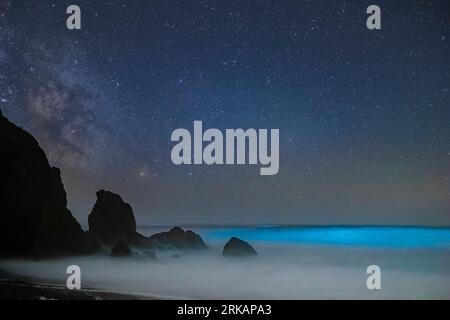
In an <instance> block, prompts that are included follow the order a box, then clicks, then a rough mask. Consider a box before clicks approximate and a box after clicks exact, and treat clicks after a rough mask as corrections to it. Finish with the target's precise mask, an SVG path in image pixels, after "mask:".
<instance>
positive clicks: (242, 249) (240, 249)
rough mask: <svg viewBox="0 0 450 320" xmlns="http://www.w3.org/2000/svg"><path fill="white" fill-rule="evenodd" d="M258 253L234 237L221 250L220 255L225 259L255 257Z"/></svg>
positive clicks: (246, 243)
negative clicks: (225, 257)
mask: <svg viewBox="0 0 450 320" xmlns="http://www.w3.org/2000/svg"><path fill="white" fill-rule="evenodd" d="M257 254H258V253H257V252H256V250H255V249H254V248H253V247H252V246H251V245H250V244H249V243H248V242H245V241H243V240H241V239H238V238H236V237H233V238H231V239H230V240H229V241H228V242H227V244H226V245H225V246H224V248H223V252H222V255H223V256H227V257H245V256H255V255H257Z"/></svg>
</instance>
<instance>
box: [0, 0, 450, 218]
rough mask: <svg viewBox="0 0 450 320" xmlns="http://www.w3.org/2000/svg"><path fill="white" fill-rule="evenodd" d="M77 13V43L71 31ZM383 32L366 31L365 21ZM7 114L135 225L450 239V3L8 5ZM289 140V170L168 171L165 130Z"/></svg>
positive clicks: (73, 201)
mask: <svg viewBox="0 0 450 320" xmlns="http://www.w3.org/2000/svg"><path fill="white" fill-rule="evenodd" d="M70 4H77V5H79V6H80V7H81V11H82V30H80V31H69V30H67V28H66V23H65V21H66V18H67V15H66V14H65V11H66V8H67V6H68V5H70ZM370 4H377V5H379V6H380V7H381V10H382V29H381V30H377V31H371V30H368V29H367V28H366V18H367V14H366V13H365V11H366V8H367V6H369V5H370ZM0 12H1V16H0V31H1V33H0V98H1V102H0V107H1V108H2V110H3V112H4V113H5V115H6V116H7V117H9V118H10V119H11V120H12V121H14V122H15V123H17V124H19V125H21V126H23V127H24V128H25V129H26V130H28V131H30V132H31V133H32V134H33V135H34V136H35V137H36V138H37V139H38V140H39V142H40V144H41V146H42V147H43V148H44V149H45V151H46V152H47V155H48V157H49V159H50V161H51V163H52V165H55V166H58V167H60V168H61V169H62V175H63V179H64V183H65V187H66V190H67V192H68V197H69V206H70V208H71V209H72V211H73V213H74V214H75V216H77V217H78V218H80V220H81V221H82V222H85V221H86V217H87V215H88V213H89V212H90V209H91V207H92V206H93V203H94V201H95V191H96V190H98V189H99V188H104V189H109V190H111V191H113V192H117V193H120V194H121V195H122V197H123V198H124V199H125V200H127V201H128V202H130V204H131V205H132V206H133V208H134V209H135V214H136V215H137V218H138V221H139V222H141V223H295V224H302V223H306V224H328V223H332V224H427V225H448V224H450V180H449V179H450V125H449V124H450V96H449V91H448V90H449V87H450V41H449V37H450V32H449V27H450V21H449V19H450V4H449V3H448V1H375V2H374V1H317V0H316V1H279V0H278V1H114V0H113V1H8V0H0ZM194 120H202V121H203V125H204V127H205V128H207V127H216V128H219V129H225V128H244V129H245V128H279V129H280V172H279V174H278V175H276V176H269V177H262V176H260V175H259V168H257V167H255V166H240V167H238V166H216V167H207V166H181V167H178V166H175V165H173V164H172V163H171V161H170V151H171V147H172V146H173V144H172V143H171V142H170V134H171V132H172V131H173V130H174V129H176V128H180V127H185V128H188V129H190V130H192V125H193V121H194Z"/></svg>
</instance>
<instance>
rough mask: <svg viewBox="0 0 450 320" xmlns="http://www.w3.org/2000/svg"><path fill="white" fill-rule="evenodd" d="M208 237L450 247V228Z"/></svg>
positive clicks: (241, 231) (223, 231)
mask: <svg viewBox="0 0 450 320" xmlns="http://www.w3.org/2000/svg"><path fill="white" fill-rule="evenodd" d="M204 234H205V236H206V237H208V238H211V239H212V240H214V239H225V238H229V237H231V236H237V237H239V238H242V239H245V240H248V241H263V242H282V243H296V244H299V243H300V244H301V243H304V244H308V245H311V244H322V245H323V244H325V245H352V246H367V247H383V248H388V247H393V248H450V228H419V227H417V228H416V227H253V228H219V229H210V230H205V231H204Z"/></svg>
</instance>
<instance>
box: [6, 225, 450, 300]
mask: <svg viewBox="0 0 450 320" xmlns="http://www.w3.org/2000/svg"><path fill="white" fill-rule="evenodd" d="M168 229H170V227H169V226H151V227H140V228H139V231H140V232H142V233H143V234H145V235H150V234H153V233H155V232H159V231H162V230H168ZM191 229H193V230H194V231H196V232H198V233H199V234H200V235H201V236H202V237H203V239H204V240H205V241H206V243H207V244H208V245H209V246H210V249H209V250H206V251H202V252H181V253H180V252H157V253H156V254H157V256H158V258H159V261H158V262H149V261H146V260H140V259H137V260H135V259H111V258H109V257H107V256H97V257H82V258H70V259H61V260H52V261H39V262H29V261H27V262H25V261H0V269H4V270H6V271H8V272H13V273H16V274H19V275H25V276H28V277H32V278H34V279H38V280H39V281H44V282H49V283H52V284H57V285H61V286H63V285H65V281H66V278H67V274H66V273H65V271H66V268H67V266H68V265H71V264H76V265H79V266H80V268H81V270H82V286H83V287H84V288H98V289H101V290H109V291H116V292H125V293H126V292H128V293H137V294H142V295H148V296H152V297H160V298H189V299H450V229H446V228H402V227H382V228H378V227H279V226H255V227H201V226H198V227H192V228H191ZM232 236H237V237H239V238H241V239H243V240H246V241H248V242H249V243H250V244H251V245H253V246H254V247H255V249H256V250H257V251H258V256H256V257H252V258H249V259H227V258H224V257H222V255H221V252H222V248H223V245H224V244H225V243H226V242H227V241H228V239H229V238H230V237H232ZM175 253H177V254H179V257H174V254H175ZM369 265H378V266H379V267H380V268H381V290H369V289H368V288H367V286H366V280H367V277H368V276H369V275H368V274H367V272H366V270H367V267H368V266H369Z"/></svg>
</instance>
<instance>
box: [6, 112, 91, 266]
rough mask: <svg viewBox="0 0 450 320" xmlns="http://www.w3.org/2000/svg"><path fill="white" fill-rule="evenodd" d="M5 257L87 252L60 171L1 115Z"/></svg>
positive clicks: (21, 131)
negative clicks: (69, 204) (70, 208)
mask: <svg viewBox="0 0 450 320" xmlns="http://www.w3.org/2000/svg"><path fill="white" fill-rule="evenodd" d="M0 155H1V156H0V256H1V257H25V258H49V257H58V256H67V255H74V254H80V253H84V252H85V250H86V246H85V242H84V234H83V230H82V229H81V226H80V224H79V223H78V222H77V221H76V220H75V218H74V217H73V216H72V214H71V212H70V211H69V210H68V209H67V200H66V192H65V190H64V186H63V184H62V181H61V177H60V171H59V169H58V168H54V167H51V166H50V165H49V162H48V159H47V157H46V156H45V153H44V151H43V150H42V149H41V148H40V146H39V144H38V142H37V141H36V140H35V139H34V138H33V137H32V136H31V135H30V134H29V133H27V132H26V131H24V130H23V129H21V128H19V127H17V126H16V125H14V124H12V123H11V122H10V121H8V119H6V118H5V117H4V116H3V114H2V113H1V110H0Z"/></svg>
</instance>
